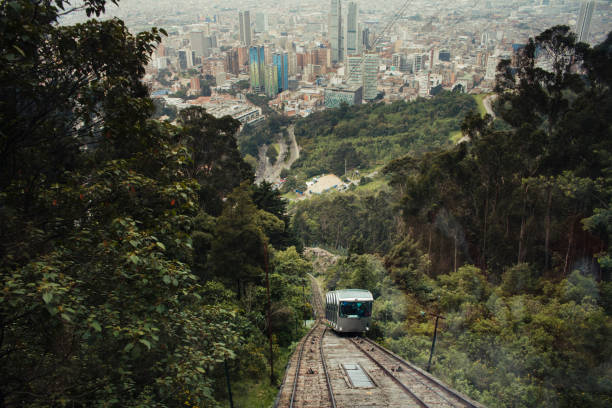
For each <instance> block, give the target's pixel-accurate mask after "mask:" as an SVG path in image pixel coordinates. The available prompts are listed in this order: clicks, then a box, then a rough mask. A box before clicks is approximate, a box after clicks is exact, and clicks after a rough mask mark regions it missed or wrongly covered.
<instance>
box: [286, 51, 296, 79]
mask: <svg viewBox="0 0 612 408" xmlns="http://www.w3.org/2000/svg"><path fill="white" fill-rule="evenodd" d="M288 60H289V63H288V64H287V65H288V67H289V76H294V75H295V74H297V54H296V53H294V52H290V53H289V57H288Z"/></svg>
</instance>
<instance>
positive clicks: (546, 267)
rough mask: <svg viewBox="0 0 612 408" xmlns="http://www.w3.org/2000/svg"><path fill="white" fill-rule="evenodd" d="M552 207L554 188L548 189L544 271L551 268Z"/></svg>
mask: <svg viewBox="0 0 612 408" xmlns="http://www.w3.org/2000/svg"><path fill="white" fill-rule="evenodd" d="M551 206H552V187H548V202H547V205H546V219H545V221H544V223H545V226H544V270H545V271H547V270H548V268H549V266H550V254H549V248H550V209H551Z"/></svg>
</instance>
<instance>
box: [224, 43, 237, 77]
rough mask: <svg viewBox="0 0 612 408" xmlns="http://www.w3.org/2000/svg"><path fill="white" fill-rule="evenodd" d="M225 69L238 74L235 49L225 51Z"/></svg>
mask: <svg viewBox="0 0 612 408" xmlns="http://www.w3.org/2000/svg"><path fill="white" fill-rule="evenodd" d="M225 70H226V71H227V72H229V73H230V74H233V75H238V74H239V73H240V64H239V63H238V50H237V49H232V50H229V51H227V52H226V53H225Z"/></svg>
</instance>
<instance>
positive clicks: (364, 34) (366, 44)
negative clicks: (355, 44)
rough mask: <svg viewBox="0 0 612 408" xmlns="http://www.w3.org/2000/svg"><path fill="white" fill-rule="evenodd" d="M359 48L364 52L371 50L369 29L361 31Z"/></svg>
mask: <svg viewBox="0 0 612 408" xmlns="http://www.w3.org/2000/svg"><path fill="white" fill-rule="evenodd" d="M361 47H362V48H361V49H362V50H364V51H369V50H370V49H371V48H372V44H371V43H370V29H369V28H368V27H366V28H364V29H363V30H361Z"/></svg>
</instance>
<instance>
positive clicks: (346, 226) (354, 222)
mask: <svg viewBox="0 0 612 408" xmlns="http://www.w3.org/2000/svg"><path fill="white" fill-rule="evenodd" d="M392 202H393V196H392V194H391V193H390V192H387V191H379V192H374V193H368V192H365V193H361V192H360V193H356V192H354V193H343V194H340V193H337V194H325V195H322V196H317V197H312V198H310V199H308V200H304V201H299V202H297V203H295V204H294V206H293V208H292V212H293V217H292V221H291V222H292V230H293V231H295V233H296V234H297V235H298V236H299V237H300V239H301V242H302V243H303V245H304V246H322V247H325V248H332V249H334V250H341V249H344V250H348V249H349V248H351V245H354V244H358V245H359V246H360V247H361V251H366V252H370V253H374V252H377V253H385V252H386V251H387V250H389V248H390V247H391V245H393V241H394V237H395V236H396V235H397V234H399V233H400V232H401V228H402V225H401V219H400V217H398V216H396V214H395V212H394V210H393V208H392Z"/></svg>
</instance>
